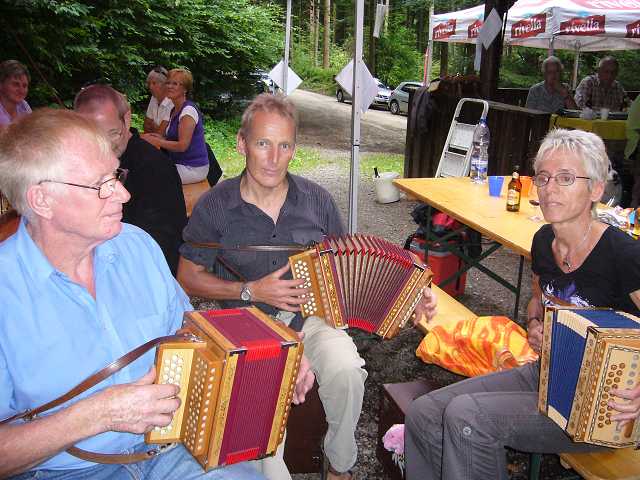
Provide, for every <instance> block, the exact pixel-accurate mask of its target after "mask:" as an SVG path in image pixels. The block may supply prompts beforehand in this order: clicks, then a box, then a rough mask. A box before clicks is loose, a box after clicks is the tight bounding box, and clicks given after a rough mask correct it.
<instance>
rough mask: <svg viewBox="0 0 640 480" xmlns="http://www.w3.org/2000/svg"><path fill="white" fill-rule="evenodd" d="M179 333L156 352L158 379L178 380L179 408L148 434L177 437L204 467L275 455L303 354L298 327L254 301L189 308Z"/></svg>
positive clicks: (149, 438) (152, 438)
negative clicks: (219, 307)
mask: <svg viewBox="0 0 640 480" xmlns="http://www.w3.org/2000/svg"><path fill="white" fill-rule="evenodd" d="M180 333H182V334H184V335H185V340H184V341H175V342H169V343H163V344H161V345H160V346H159V347H158V350H157V352H156V374H157V379H156V383H163V384H166V383H172V384H175V385H178V386H179V387H180V392H179V397H180V400H181V403H180V407H179V408H178V410H177V411H176V412H175V413H174V416H173V420H172V422H171V423H170V424H169V425H167V426H165V427H157V428H155V429H154V430H152V431H151V432H149V433H147V434H146V436H145V441H146V442H147V443H169V442H181V443H183V444H184V446H185V448H186V449H187V450H188V451H189V452H190V453H191V454H192V455H193V456H194V457H195V459H196V460H197V461H198V462H199V463H200V464H201V465H202V467H203V468H204V469H205V470H209V469H211V468H216V467H219V466H224V465H230V464H233V463H237V462H241V461H245V460H255V459H259V458H263V457H266V456H269V455H273V454H274V453H275V451H276V449H277V447H278V445H279V444H280V443H281V442H282V439H283V436H284V431H285V426H286V423H287V418H288V415H289V410H290V408H291V401H292V397H293V390H294V388H295V382H296V376H297V373H298V368H299V365H300V359H301V357H302V350H303V347H302V343H301V342H300V340H299V339H298V336H297V334H296V333H295V332H294V331H293V330H291V329H289V328H287V327H286V326H284V325H283V324H281V323H279V322H276V321H275V320H273V319H272V318H271V317H269V316H268V315H266V314H264V313H263V312H261V311H260V310H258V309H257V308H255V307H249V308H239V309H229V310H209V311H194V312H187V313H185V316H184V323H183V328H182V329H181V330H180Z"/></svg>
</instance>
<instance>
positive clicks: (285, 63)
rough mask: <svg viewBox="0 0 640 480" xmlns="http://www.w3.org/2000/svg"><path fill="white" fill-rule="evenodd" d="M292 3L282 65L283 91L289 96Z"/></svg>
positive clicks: (288, 0) (288, 3)
mask: <svg viewBox="0 0 640 480" xmlns="http://www.w3.org/2000/svg"><path fill="white" fill-rule="evenodd" d="M291 1H292V0H287V20H286V22H285V25H286V26H285V29H286V30H285V32H284V61H283V65H282V90H283V92H284V95H285V96H286V95H287V80H288V78H287V77H288V76H289V48H290V45H291Z"/></svg>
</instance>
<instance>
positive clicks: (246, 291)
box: [240, 283, 251, 302]
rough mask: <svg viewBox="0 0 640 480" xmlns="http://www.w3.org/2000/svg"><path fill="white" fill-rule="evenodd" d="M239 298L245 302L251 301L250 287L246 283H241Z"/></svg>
mask: <svg viewBox="0 0 640 480" xmlns="http://www.w3.org/2000/svg"><path fill="white" fill-rule="evenodd" d="M240 299H241V300H243V301H245V302H250V301H251V289H250V288H249V284H248V283H243V284H242V289H241V290H240Z"/></svg>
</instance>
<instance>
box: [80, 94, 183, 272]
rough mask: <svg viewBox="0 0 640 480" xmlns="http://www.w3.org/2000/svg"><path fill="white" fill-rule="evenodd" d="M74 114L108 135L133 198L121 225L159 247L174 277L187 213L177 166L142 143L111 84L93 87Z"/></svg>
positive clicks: (157, 151) (126, 205)
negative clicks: (134, 229) (138, 231)
mask: <svg viewBox="0 0 640 480" xmlns="http://www.w3.org/2000/svg"><path fill="white" fill-rule="evenodd" d="M74 109H75V110H76V111H77V112H78V113H80V114H81V115H84V116H86V117H89V118H91V119H93V120H94V121H95V122H96V123H97V124H98V125H99V126H100V128H101V129H102V130H104V131H105V132H106V133H107V135H108V138H109V140H110V142H111V145H112V148H113V151H114V153H115V154H116V156H117V157H119V158H120V168H125V169H127V170H128V171H129V173H128V175H127V179H126V181H125V183H124V186H125V188H126V189H127V190H128V191H129V193H130V194H131V199H130V200H129V201H128V202H127V203H126V204H125V205H124V206H123V212H122V221H123V222H125V223H130V224H132V225H136V226H137V227H140V228H141V229H143V230H144V231H145V232H147V233H148V234H149V235H151V236H152V237H153V239H154V240H155V241H156V242H157V243H158V245H160V248H161V249H162V253H163V254H164V257H165V259H166V260H167V263H168V264H169V268H170V269H171V273H172V274H173V275H174V276H175V275H176V271H177V269H178V257H179V253H178V249H179V248H180V245H181V244H182V229H183V228H184V226H185V225H186V224H187V212H186V208H185V203H184V194H183V192H182V182H181V181H180V177H179V176H178V171H177V170H176V167H175V165H174V164H173V162H171V160H169V158H168V157H167V156H166V155H164V154H163V153H162V152H161V151H160V150H158V149H157V148H155V147H153V146H152V145H150V144H149V143H148V142H145V141H144V140H142V139H141V138H140V135H139V134H138V131H137V130H136V129H135V128H130V127H131V111H130V109H129V104H128V102H127V101H126V100H125V98H124V96H123V95H122V94H120V93H119V92H117V91H116V90H114V89H113V88H111V87H109V86H106V85H92V86H90V87H87V88H85V89H83V90H81V91H80V93H78V95H77V96H76V99H75V101H74Z"/></svg>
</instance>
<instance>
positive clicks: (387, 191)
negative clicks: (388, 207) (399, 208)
mask: <svg viewBox="0 0 640 480" xmlns="http://www.w3.org/2000/svg"><path fill="white" fill-rule="evenodd" d="M399 177H400V174H399V173H397V172H382V173H381V174H380V176H379V177H374V178H373V183H374V185H375V187H376V200H378V203H392V202H397V201H398V200H400V191H399V190H398V189H397V188H396V186H395V185H394V184H393V180H395V179H396V178H399Z"/></svg>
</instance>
